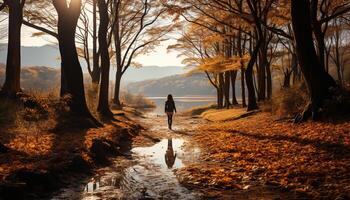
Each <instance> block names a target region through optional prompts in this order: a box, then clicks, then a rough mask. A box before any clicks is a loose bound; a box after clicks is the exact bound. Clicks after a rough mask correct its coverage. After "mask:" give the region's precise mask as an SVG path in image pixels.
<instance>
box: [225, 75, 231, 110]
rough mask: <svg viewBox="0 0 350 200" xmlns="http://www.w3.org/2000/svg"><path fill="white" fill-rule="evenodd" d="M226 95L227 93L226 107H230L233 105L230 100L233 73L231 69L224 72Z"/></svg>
mask: <svg viewBox="0 0 350 200" xmlns="http://www.w3.org/2000/svg"><path fill="white" fill-rule="evenodd" d="M224 78H225V81H224V95H225V108H227V109H229V108H230V106H231V102H230V83H231V74H230V72H229V71H227V72H225V73H224Z"/></svg>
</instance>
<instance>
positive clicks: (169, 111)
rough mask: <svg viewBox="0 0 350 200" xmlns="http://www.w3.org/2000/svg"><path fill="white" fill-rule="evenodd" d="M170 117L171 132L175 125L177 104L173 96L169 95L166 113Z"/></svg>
mask: <svg viewBox="0 0 350 200" xmlns="http://www.w3.org/2000/svg"><path fill="white" fill-rule="evenodd" d="M164 112H165V113H166V115H167V116H168V128H169V129H170V130H171V129H172V125H173V115H174V112H175V113H176V107H175V102H174V99H173V96H172V95H171V94H169V95H168V98H167V101H166V102H165V111H164Z"/></svg>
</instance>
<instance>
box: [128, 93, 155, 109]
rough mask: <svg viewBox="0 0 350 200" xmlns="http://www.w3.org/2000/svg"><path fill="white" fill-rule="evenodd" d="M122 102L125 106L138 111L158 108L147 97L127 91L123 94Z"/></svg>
mask: <svg viewBox="0 0 350 200" xmlns="http://www.w3.org/2000/svg"><path fill="white" fill-rule="evenodd" d="M121 102H122V103H123V105H126V106H129V107H133V108H136V109H149V108H155V107H156V104H155V103H154V102H153V101H152V100H150V99H147V98H146V97H145V96H143V95H141V94H137V95H135V94H131V93H129V92H125V91H124V92H122V93H121Z"/></svg>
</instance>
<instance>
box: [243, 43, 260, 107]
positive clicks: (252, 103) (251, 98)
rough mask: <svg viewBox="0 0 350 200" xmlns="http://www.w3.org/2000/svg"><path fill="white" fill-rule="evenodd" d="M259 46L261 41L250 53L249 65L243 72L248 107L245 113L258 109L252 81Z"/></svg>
mask: <svg viewBox="0 0 350 200" xmlns="http://www.w3.org/2000/svg"><path fill="white" fill-rule="evenodd" d="M252 40H253V39H251V41H250V42H251V47H252ZM260 46H261V40H260V39H259V41H258V42H257V43H256V46H255V47H254V50H253V51H252V52H251V58H250V60H249V63H248V65H247V69H246V71H245V78H246V84H247V89H248V107H247V111H252V110H256V109H258V108H259V107H258V104H257V103H256V96H255V90H254V81H253V67H254V64H255V62H256V59H257V57H258V52H259V49H260Z"/></svg>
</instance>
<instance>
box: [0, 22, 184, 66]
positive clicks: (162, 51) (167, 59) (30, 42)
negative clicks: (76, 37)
mask: <svg viewBox="0 0 350 200" xmlns="http://www.w3.org/2000/svg"><path fill="white" fill-rule="evenodd" d="M32 33H33V31H32V29H30V28H28V27H26V26H23V28H22V41H21V43H22V46H43V45H46V44H52V42H53V41H55V40H53V39H52V38H51V37H50V36H41V37H31V35H32ZM0 42H1V43H6V42H7V41H6V38H4V39H0ZM175 42H176V41H175V40H174V39H171V40H168V41H165V42H163V43H162V44H161V45H160V46H159V47H158V48H156V49H155V50H154V52H151V53H149V54H147V55H140V56H139V57H137V58H136V59H135V61H136V62H137V63H140V64H142V66H160V67H162V66H183V64H181V61H182V59H181V58H178V57H177V53H176V52H173V51H172V52H168V51H167V46H168V45H171V44H174V43H175Z"/></svg>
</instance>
